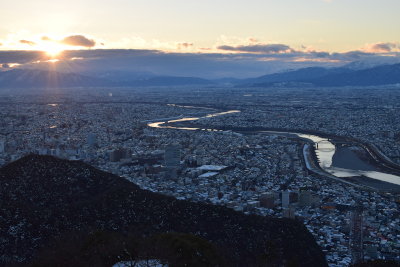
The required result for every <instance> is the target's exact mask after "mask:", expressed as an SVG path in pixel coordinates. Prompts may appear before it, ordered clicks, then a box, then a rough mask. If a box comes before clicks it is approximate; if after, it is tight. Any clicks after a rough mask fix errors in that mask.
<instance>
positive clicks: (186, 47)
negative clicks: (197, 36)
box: [176, 43, 193, 50]
mask: <svg viewBox="0 0 400 267" xmlns="http://www.w3.org/2000/svg"><path fill="white" fill-rule="evenodd" d="M192 46H193V43H177V44H176V47H177V48H178V49H179V50H181V49H188V48H190V47H192Z"/></svg>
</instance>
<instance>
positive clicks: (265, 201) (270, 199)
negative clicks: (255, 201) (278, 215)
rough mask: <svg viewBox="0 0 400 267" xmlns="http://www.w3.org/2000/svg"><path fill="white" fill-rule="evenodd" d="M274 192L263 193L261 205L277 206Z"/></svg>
mask: <svg viewBox="0 0 400 267" xmlns="http://www.w3.org/2000/svg"><path fill="white" fill-rule="evenodd" d="M274 195H275V194H274V192H267V193H263V194H261V196H260V206H261V207H264V208H268V209H273V208H274V207H275V198H274Z"/></svg>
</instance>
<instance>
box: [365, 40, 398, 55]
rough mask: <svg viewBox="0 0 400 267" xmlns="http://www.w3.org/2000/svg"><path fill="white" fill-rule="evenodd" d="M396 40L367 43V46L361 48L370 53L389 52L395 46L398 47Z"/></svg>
mask: <svg viewBox="0 0 400 267" xmlns="http://www.w3.org/2000/svg"><path fill="white" fill-rule="evenodd" d="M396 46H397V45H396V43H395V42H389V43H383V42H380V43H375V44H366V45H365V47H363V48H361V50H363V51H367V52H370V53H389V52H391V51H392V49H393V48H396Z"/></svg>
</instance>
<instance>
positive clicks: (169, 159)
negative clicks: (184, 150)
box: [165, 145, 181, 167]
mask: <svg viewBox="0 0 400 267" xmlns="http://www.w3.org/2000/svg"><path fill="white" fill-rule="evenodd" d="M180 164H181V149H180V147H179V146H178V145H167V146H165V166H168V167H172V166H179V165H180Z"/></svg>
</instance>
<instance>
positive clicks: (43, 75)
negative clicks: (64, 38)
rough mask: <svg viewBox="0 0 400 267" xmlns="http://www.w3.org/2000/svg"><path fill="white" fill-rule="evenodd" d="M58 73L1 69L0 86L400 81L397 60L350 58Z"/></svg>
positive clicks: (326, 84)
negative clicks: (279, 65)
mask: <svg viewBox="0 0 400 267" xmlns="http://www.w3.org/2000/svg"><path fill="white" fill-rule="evenodd" d="M84 74H85V75H81V74H77V73H61V72H56V71H49V70H38V69H15V70H10V71H5V72H0V88H43V87H61V88H62V87H149V86H187V85H194V86H218V85H219V86H221V85H222V86H236V87H343V86H378V85H392V84H398V83H400V64H394V65H382V64H370V63H365V62H352V63H350V64H348V65H345V66H343V67H339V68H329V69H327V68H322V67H309V68H302V69H298V70H288V71H285V72H281V73H273V74H267V75H263V76H260V77H256V78H247V79H236V78H222V79H215V80H207V79H203V78H198V77H174V76H160V75H156V74H154V73H151V72H126V71H109V72H101V73H90V72H88V73H84Z"/></svg>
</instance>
